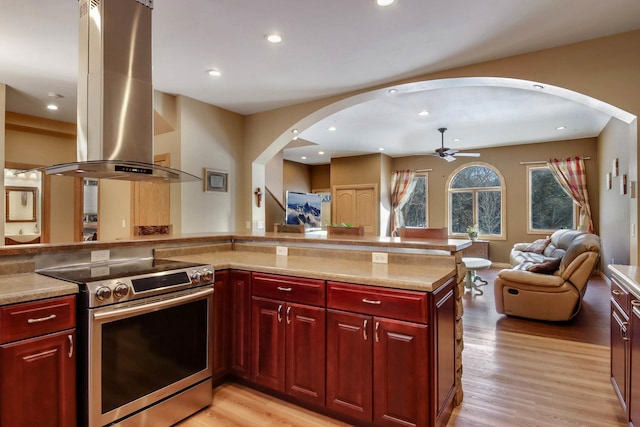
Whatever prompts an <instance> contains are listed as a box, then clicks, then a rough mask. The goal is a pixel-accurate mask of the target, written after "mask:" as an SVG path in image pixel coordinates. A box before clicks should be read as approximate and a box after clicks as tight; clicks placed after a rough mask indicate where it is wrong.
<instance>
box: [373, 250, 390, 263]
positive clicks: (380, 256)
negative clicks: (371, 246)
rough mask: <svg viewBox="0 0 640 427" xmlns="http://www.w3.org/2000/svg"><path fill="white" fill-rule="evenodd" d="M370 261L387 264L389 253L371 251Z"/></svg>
mask: <svg viewBox="0 0 640 427" xmlns="http://www.w3.org/2000/svg"><path fill="white" fill-rule="evenodd" d="M371 262H375V263H376V264H388V263H389V254H388V253H386V252H372V253H371Z"/></svg>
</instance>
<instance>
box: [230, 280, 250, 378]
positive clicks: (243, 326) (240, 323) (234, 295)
mask: <svg viewBox="0 0 640 427" xmlns="http://www.w3.org/2000/svg"><path fill="white" fill-rule="evenodd" d="M230 287H231V291H230V292H231V341H232V342H231V372H232V373H233V374H234V375H236V376H238V377H240V378H247V379H248V378H249V375H250V372H251V365H250V358H251V273H250V272H249V271H238V270H232V271H231V274H230Z"/></svg>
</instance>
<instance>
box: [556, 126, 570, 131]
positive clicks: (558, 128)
mask: <svg viewBox="0 0 640 427" xmlns="http://www.w3.org/2000/svg"><path fill="white" fill-rule="evenodd" d="M566 128H567V127H566V126H558V127H557V128H556V130H565V129H566Z"/></svg>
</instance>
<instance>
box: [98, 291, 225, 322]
mask: <svg viewBox="0 0 640 427" xmlns="http://www.w3.org/2000/svg"><path fill="white" fill-rule="evenodd" d="M211 294H213V288H206V289H204V290H202V291H198V292H194V293H190V294H187V295H181V296H177V297H173V298H167V299H162V300H160V301H156V302H151V303H148V304H140V305H135V306H132V307H125V308H119V309H115V310H112V311H105V312H98V313H94V314H93V318H94V319H95V320H116V319H120V318H124V317H131V316H135V315H136V314H141V313H147V312H150V311H155V310H160V309H163V308H169V307H173V306H175V305H180V304H184V303H187V302H191V301H195V300H198V299H201V298H202V297H205V296H207V295H211Z"/></svg>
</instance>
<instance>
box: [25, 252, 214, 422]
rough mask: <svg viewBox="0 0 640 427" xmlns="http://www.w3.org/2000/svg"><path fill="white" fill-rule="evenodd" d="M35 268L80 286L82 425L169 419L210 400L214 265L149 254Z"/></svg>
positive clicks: (80, 392) (185, 413)
mask: <svg viewBox="0 0 640 427" xmlns="http://www.w3.org/2000/svg"><path fill="white" fill-rule="evenodd" d="M38 273H40V274H44V275H47V276H50V277H55V278H58V279H62V280H67V281H71V282H74V283H77V284H78V285H79V286H80V297H79V301H78V304H77V306H78V322H77V323H78V341H79V343H78V344H79V350H80V353H79V354H78V356H79V357H78V361H79V366H78V379H79V387H78V392H79V396H80V398H79V401H78V406H79V418H78V425H80V426H89V427H94V426H107V425H118V426H137V427H140V426H153V427H159V426H170V425H172V424H174V423H176V422H177V421H179V420H181V419H183V418H185V417H187V416H189V415H191V414H193V413H194V412H197V411H198V410H200V409H202V408H204V407H206V406H209V405H210V404H211V399H212V390H211V387H212V384H211V366H210V362H209V360H210V354H211V350H212V349H211V339H210V333H209V324H210V319H211V316H212V313H211V309H212V307H213V281H214V271H213V268H212V266H211V265H203V264H193V263H184V262H177V261H169V260H161V259H152V258H145V259H134V260H121V261H114V262H108V263H90V264H79V265H69V266H63V267H56V268H49V269H42V270H38Z"/></svg>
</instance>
